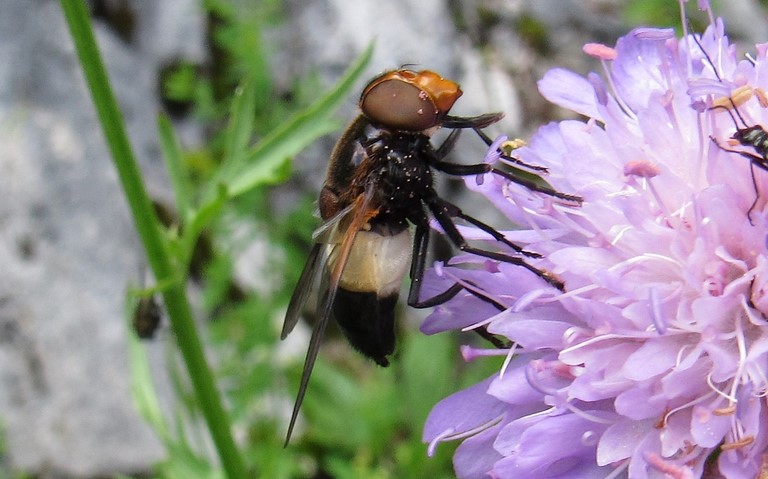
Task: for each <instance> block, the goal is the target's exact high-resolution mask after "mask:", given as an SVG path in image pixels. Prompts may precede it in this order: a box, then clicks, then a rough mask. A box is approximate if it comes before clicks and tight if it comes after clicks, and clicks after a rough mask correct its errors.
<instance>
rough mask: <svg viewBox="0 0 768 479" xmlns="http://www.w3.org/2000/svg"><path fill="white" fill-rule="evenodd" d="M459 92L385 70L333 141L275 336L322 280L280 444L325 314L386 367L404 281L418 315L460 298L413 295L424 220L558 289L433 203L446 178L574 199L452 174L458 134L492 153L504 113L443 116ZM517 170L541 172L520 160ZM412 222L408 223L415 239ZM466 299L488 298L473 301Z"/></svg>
mask: <svg viewBox="0 0 768 479" xmlns="http://www.w3.org/2000/svg"><path fill="white" fill-rule="evenodd" d="M461 94H462V92H461V89H460V88H459V85H458V84H457V83H455V82H452V81H450V80H446V79H444V78H442V77H440V76H439V75H438V74H436V73H434V72H431V71H428V70H425V71H420V72H415V71H411V70H407V69H400V70H395V71H391V72H388V73H385V74H383V75H381V76H379V77H377V78H375V79H373V80H372V81H371V82H370V83H369V84H368V86H367V87H366V88H365V89H364V90H363V93H362V95H361V97H360V107H361V109H362V114H361V115H360V116H358V117H357V118H356V119H355V120H354V121H353V122H352V124H351V125H350V126H349V127H348V128H347V129H346V131H345V132H344V133H343V134H342V136H341V138H340V139H339V141H338V142H337V143H336V146H335V148H334V150H333V152H332V154H331V158H330V162H329V164H328V171H327V173H326V179H325V183H324V185H323V188H322V190H321V192H320V198H319V200H318V205H319V210H320V216H321V217H322V219H323V221H324V223H323V224H322V225H321V226H320V228H319V229H318V230H317V231H316V232H315V234H314V240H315V244H314V246H313V248H312V250H311V252H310V255H309V258H308V259H307V263H306V265H305V266H304V270H303V271H302V273H301V276H300V278H299V282H298V284H297V286H296V289H295V290H294V293H293V296H292V298H291V300H290V303H289V305H288V311H287V313H286V316H285V321H284V323H283V330H282V334H281V338H283V339H285V338H286V337H287V336H288V334H289V333H290V332H291V331H292V330H293V328H294V327H295V326H296V324H297V323H298V321H299V317H300V315H301V312H302V309H303V307H304V304H305V302H306V300H307V299H308V297H309V294H310V292H311V291H312V289H313V288H312V286H313V284H314V283H315V282H316V280H317V279H320V278H321V277H322V281H321V288H320V290H321V296H320V297H321V300H320V306H319V309H318V320H317V322H316V323H315V325H314V328H313V330H312V338H311V340H310V344H309V350H308V351H307V357H306V360H305V362H304V371H303V373H302V377H301V384H300V387H299V392H298V396H297V398H296V403H295V405H294V408H293V413H292V416H291V421H290V425H289V427H288V433H287V436H286V444H288V441H289V440H290V437H291V433H292V432H293V428H294V425H295V422H296V418H297V416H298V413H299V409H300V407H301V404H302V401H303V399H304V395H305V393H306V388H307V384H308V382H309V377H310V375H311V372H312V368H313V365H314V363H315V359H316V358H317V354H318V350H319V348H320V342H321V339H322V336H323V332H324V330H325V328H326V326H327V324H328V322H329V320H330V318H331V316H333V317H335V318H336V321H337V322H338V324H339V326H340V327H341V330H342V331H343V333H344V335H345V336H346V337H347V339H348V340H349V342H350V344H351V345H352V346H353V347H354V348H355V349H357V350H359V351H360V352H361V353H363V354H364V355H366V356H368V357H369V358H371V359H373V360H374V361H375V362H376V363H377V364H379V365H381V366H387V365H388V364H389V359H388V358H387V356H389V355H390V354H392V353H393V352H394V348H395V328H394V321H395V318H394V309H395V305H396V303H397V299H398V295H399V291H400V287H401V284H402V280H403V278H404V276H405V274H406V273H408V274H409V276H410V279H411V285H410V290H409V293H408V305H410V306H412V307H415V308H426V307H430V306H435V305H438V304H441V303H444V302H446V301H448V300H449V299H451V298H452V297H454V296H456V295H457V294H458V293H459V292H460V291H461V290H462V289H463V287H462V286H461V285H459V284H454V285H453V286H451V287H450V288H448V289H447V290H446V291H444V292H442V293H440V294H438V295H437V296H435V297H432V298H428V299H421V298H420V291H421V285H422V280H423V276H424V270H425V263H426V258H427V252H428V247H429V240H430V226H429V217H430V215H431V216H432V217H433V218H434V219H435V220H436V221H437V223H438V224H439V225H440V227H441V228H442V229H443V231H444V232H445V235H446V236H447V238H448V239H449V240H450V242H451V243H453V245H454V246H455V247H457V248H459V249H460V250H462V251H465V252H468V253H473V254H476V255H478V256H482V257H485V258H489V259H492V260H496V261H500V262H505V263H510V264H514V265H519V266H521V267H523V268H526V269H528V270H529V271H531V272H532V273H533V274H534V275H536V276H538V277H540V278H542V279H544V280H545V281H547V282H548V283H549V284H550V285H552V286H553V287H555V288H557V289H560V290H562V289H563V288H564V287H563V284H562V283H561V282H560V280H559V279H558V278H556V277H555V276H554V275H552V274H551V273H549V272H547V271H544V270H542V269H538V268H536V267H534V266H532V265H530V264H528V262H526V260H525V258H526V257H527V258H538V257H539V255H538V254H535V253H531V252H528V251H525V250H524V249H523V248H522V247H520V246H518V245H516V244H514V243H512V242H510V241H509V240H507V239H506V238H505V237H504V235H503V234H501V233H499V232H498V231H496V230H495V229H494V228H493V227H491V226H490V225H488V224H485V223H483V222H481V221H479V220H478V219H476V218H473V217H472V216H469V215H467V214H465V213H464V212H463V211H462V210H461V209H460V208H459V207H458V206H456V205H454V204H453V203H451V202H449V201H447V200H445V199H443V198H441V197H440V196H438V194H437V192H436V191H435V189H434V188H433V170H436V171H440V172H443V173H446V174H448V175H454V176H469V175H480V174H484V173H489V172H490V173H494V174H497V175H500V176H502V177H504V178H507V179H509V180H510V181H513V182H516V183H518V184H521V185H522V186H525V187H527V188H529V189H531V190H534V191H538V192H541V193H544V194H547V195H550V196H552V197H555V198H558V199H561V200H564V201H566V202H569V203H573V204H579V203H580V202H581V198H580V197H578V196H574V195H568V194H564V193H560V192H558V191H556V190H554V189H553V188H551V187H549V186H548V185H546V183H544V182H539V181H535V180H534V179H530V177H522V176H520V175H517V174H513V173H509V172H506V171H502V170H499V169H498V168H496V167H493V166H492V165H489V164H485V163H479V164H471V165H459V164H454V163H450V162H448V161H446V160H445V158H446V156H447V155H448V153H449V152H450V151H451V150H452V149H453V147H454V145H455V143H456V141H457V139H458V137H459V134H460V132H461V131H462V130H463V129H472V130H474V131H475V132H477V133H478V134H479V135H480V137H481V138H482V139H483V140H484V141H485V142H486V143H487V144H491V140H490V138H488V137H487V136H486V135H485V134H484V133H483V132H482V131H481V129H482V128H485V127H487V126H489V125H491V124H493V123H495V122H497V121H499V120H500V119H501V118H502V116H503V114H501V113H489V114H485V115H480V116H475V117H456V116H450V115H448V112H449V110H450V109H451V108H452V106H453V104H454V102H455V101H456V100H457V99H458V98H459V97H460V96H461ZM439 127H444V128H449V129H451V130H452V131H451V132H450V134H449V135H448V136H447V138H446V139H445V141H444V142H443V143H442V144H441V145H440V146H439V147H437V148H435V147H434V146H433V145H432V143H431V141H430V136H431V134H432V133H433V132H434V131H436V130H437V129H438V128H439ZM512 161H514V160H512ZM517 164H518V165H519V166H522V167H527V168H528V169H533V170H534V171H544V169H543V168H540V167H531V165H526V164H525V163H522V162H517ZM532 176H535V175H532ZM536 178H538V177H536ZM456 218H459V219H461V220H463V221H465V222H467V223H469V224H471V225H473V226H475V227H477V228H478V229H480V230H482V231H484V232H486V233H487V234H489V235H490V236H491V237H493V238H494V239H495V240H496V241H498V242H499V243H501V244H503V245H505V246H506V247H508V248H510V249H511V250H512V252H511V254H510V253H504V252H496V251H488V250H484V249H480V248H476V247H473V246H471V245H469V244H468V243H467V241H466V240H465V238H464V237H463V236H462V234H461V233H460V231H459V229H458V228H457V226H456V224H455V223H454V220H455V219H456ZM410 224H412V225H414V226H415V229H414V234H413V239H411V233H410V231H409V225H410ZM472 294H475V295H478V297H480V298H481V299H483V300H486V301H491V300H489V299H488V298H484V297H481V296H480V295H479V293H474V292H472ZM491 302H492V301H491ZM497 307H499V306H498V305H497ZM488 336H490V335H488Z"/></svg>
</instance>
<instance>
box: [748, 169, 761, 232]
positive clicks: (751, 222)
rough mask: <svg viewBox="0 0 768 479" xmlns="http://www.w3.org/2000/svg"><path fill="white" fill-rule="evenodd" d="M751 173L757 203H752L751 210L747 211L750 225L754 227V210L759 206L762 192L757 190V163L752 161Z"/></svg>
mask: <svg viewBox="0 0 768 479" xmlns="http://www.w3.org/2000/svg"><path fill="white" fill-rule="evenodd" d="M749 173H750V174H751V175H752V187H753V188H754V189H755V201H753V202H752V205H750V207H749V209H748V210H747V219H748V220H749V224H751V225H752V226H755V223H754V222H753V221H752V210H754V209H755V206H757V201H758V200H759V199H760V190H758V188H757V178H755V162H754V161H751V162H749Z"/></svg>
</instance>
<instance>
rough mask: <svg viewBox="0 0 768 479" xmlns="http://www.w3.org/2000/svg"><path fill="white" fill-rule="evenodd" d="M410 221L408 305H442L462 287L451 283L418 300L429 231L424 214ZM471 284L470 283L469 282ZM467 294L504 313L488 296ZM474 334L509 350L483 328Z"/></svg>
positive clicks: (471, 291)
mask: <svg viewBox="0 0 768 479" xmlns="http://www.w3.org/2000/svg"><path fill="white" fill-rule="evenodd" d="M412 221H413V222H414V224H416V232H415V233H414V241H413V259H412V261H411V273H410V276H411V287H410V290H409V291H408V305H409V306H411V307H413V308H430V307H432V306H437V305H439V304H443V303H445V302H447V301H449V300H450V299H451V298H453V297H454V296H456V295H457V294H458V293H459V292H461V290H462V289H465V288H464V287H463V286H462V285H460V284H459V283H453V285H451V287H449V288H448V289H446V290H445V291H443V292H442V293H439V294H437V295H435V296H433V297H431V298H427V299H424V300H420V299H419V296H420V293H421V285H422V281H423V279H424V268H425V264H426V259H427V252H428V249H429V235H430V229H429V223H428V219H427V216H426V215H425V214H424V212H423V211H420V212H419V216H418V217H414V218H412ZM469 283H470V284H471V282H469ZM465 290H466V291H467V292H469V293H470V294H472V295H473V296H475V297H476V298H478V299H480V300H481V301H484V302H486V303H489V304H490V305H491V306H493V307H495V308H496V309H498V310H499V311H504V310H505V309H507V308H506V306H504V305H503V304H501V303H499V302H498V301H496V300H494V299H493V298H489V297H488V296H485V295H483V294H482V293H480V292H479V291H476V290H472V289H465ZM473 331H474V332H475V333H477V334H478V335H479V336H480V337H481V338H483V339H485V340H486V341H488V342H490V343H491V344H493V346H494V347H496V348H499V349H504V348H509V347H510V345H509V344H506V343H505V342H504V341H502V340H500V339H499V338H497V337H496V336H494V335H493V334H491V333H489V332H488V330H487V329H486V327H485V326H483V327H480V328H476V329H473Z"/></svg>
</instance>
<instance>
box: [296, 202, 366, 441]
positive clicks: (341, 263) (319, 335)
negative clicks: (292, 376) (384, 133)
mask: <svg viewBox="0 0 768 479" xmlns="http://www.w3.org/2000/svg"><path fill="white" fill-rule="evenodd" d="M373 194H374V191H373V190H372V189H371V188H368V189H366V191H365V192H364V193H363V194H361V195H360V196H358V197H357V198H356V199H355V201H354V202H353V203H352V205H351V209H350V210H349V213H347V216H348V215H351V218H350V220H349V222H348V225H346V224H345V231H344V233H343V236H342V239H341V243H339V244H337V245H336V246H334V248H338V258H337V260H336V263H335V264H334V265H333V269H332V270H331V271H329V277H328V290H327V291H326V293H325V295H324V296H323V299H322V303H321V305H320V309H319V310H318V311H319V315H318V319H317V322H316V323H315V326H314V327H313V328H312V338H311V339H310V340H309V349H308V350H307V357H306V359H305V360H304V370H303V371H302V373H301V383H300V385H299V393H298V395H297V396H296V402H295V403H294V405H293V413H292V414H291V422H290V424H289V425H288V433H287V434H286V437H285V445H286V446H287V445H288V442H289V441H290V440H291V434H292V433H293V428H294V426H295V425H296V419H297V418H298V416H299V410H300V409H301V403H302V402H303V401H304V395H305V394H306V392H307V385H308V384H309V377H310V376H311V375H312V368H313V367H314V365H315V360H316V359H317V353H318V352H319V351H320V343H321V341H322V339H323V333H325V328H326V327H327V326H328V321H329V320H330V318H331V312H332V309H333V301H334V300H335V299H336V292H337V291H338V290H339V282H340V281H341V275H342V273H343V272H344V268H345V266H346V265H347V260H348V259H349V253H350V251H351V250H352V244H353V243H354V242H355V237H357V232H358V231H360V229H361V228H362V227H363V226H364V225H365V224H366V223H367V222H368V221H369V220H370V219H371V218H373V217H374V216H376V214H377V210H376V209H374V208H372V207H371V200H372V198H373ZM345 211H347V210H344V211H342V213H340V214H344V212H345ZM337 216H338V215H337ZM335 218H336V217H334V219H335ZM334 219H332V220H330V221H334ZM344 223H347V222H346V221H344ZM321 228H322V227H321ZM318 245H321V246H322V245H323V244H322V243H318V244H316V245H315V247H317V246H318ZM313 252H314V248H313ZM334 253H336V252H335V251H334ZM310 260H311V261H312V258H311V255H310ZM314 261H315V262H316V261H317V260H314ZM309 263H310V261H308V262H307V266H305V268H304V269H305V271H304V272H302V277H304V276H305V275H304V273H305V272H307V267H309V266H311V268H310V269H313V270H314V269H315V268H316V267H317V265H310V264H309ZM307 275H308V276H313V274H310V273H309V272H307ZM299 282H300V283H301V280H299ZM305 294H306V293H294V297H297V296H299V297H301V296H302V295H305ZM297 299H298V298H297ZM304 300H306V297H304ZM291 303H293V298H292V299H291ZM297 307H298V306H297ZM290 309H291V308H290V306H289V310H290ZM299 309H300V308H299ZM296 314H298V313H296ZM289 319H291V321H292V322H293V326H295V325H296V321H297V318H296V319H293V318H289V317H288V316H286V322H285V323H284V324H283V332H284V333H285V334H286V335H287V334H288V333H287V332H285V331H286V326H287V325H288V320H289ZM293 326H290V327H289V328H287V330H288V332H290V330H291V329H293Z"/></svg>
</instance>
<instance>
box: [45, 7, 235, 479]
mask: <svg viewBox="0 0 768 479" xmlns="http://www.w3.org/2000/svg"><path fill="white" fill-rule="evenodd" d="M60 3H61V7H62V10H63V11H64V15H65V17H66V20H67V24H68V25H69V30H70V34H71V35H72V38H73V40H74V42H75V47H76V49H77V54H78V57H79V58H80V63H81V65H82V68H83V72H84V74H85V78H86V81H87V82H88V87H89V89H90V92H91V96H92V98H93V103H94V105H95V106H96V111H97V112H98V116H99V120H100V122H101V126H102V129H103V130H104V135H105V136H106V140H107V144H108V146H109V149H110V151H111V153H112V159H113V161H114V163H115V167H116V168H117V171H118V174H119V176H120V181H121V183H122V186H123V191H124V192H125V196H126V198H127V200H128V205H129V207H130V209H131V213H132V214H133V218H134V221H135V223H136V229H137V231H138V233H139V236H140V238H141V241H142V243H143V244H144V249H145V250H146V253H147V260H148V262H149V265H150V267H151V268H152V271H153V272H154V275H155V278H156V279H157V281H158V282H160V283H165V282H170V283H171V286H170V287H168V288H167V289H165V290H164V291H163V298H164V300H165V307H166V310H167V311H168V316H169V318H170V322H171V326H172V327H173V331H174V332H175V336H176V340H177V342H178V347H179V350H180V351H181V354H182V357H183V358H184V362H185V363H186V366H187V370H188V372H189V375H190V377H191V379H192V385H193V387H194V389H195V394H196V396H197V399H198V401H199V402H200V407H201V409H202V411H203V415H204V416H205V420H206V423H207V425H208V429H209V430H210V433H211V437H212V439H213V442H214V444H215V446H216V449H217V451H218V453H219V457H220V458H221V462H222V465H223V467H224V470H225V471H226V474H227V477H229V478H230V479H240V478H245V477H246V473H245V465H244V464H243V462H242V458H241V456H240V454H239V452H238V450H237V447H236V446H235V442H234V440H233V438H232V434H231V428H230V423H229V418H228V416H227V414H226V412H225V411H224V408H223V407H222V404H221V400H220V397H219V393H218V391H217V389H216V386H215V383H214V380H213V375H212V374H211V370H210V368H209V367H208V363H207V362H206V360H205V354H204V352H203V347H202V344H201V342H200V337H199V335H198V333H197V329H196V327H195V323H194V321H193V318H192V311H191V308H190V306H189V302H188V301H187V296H186V291H185V286H184V284H183V283H181V282H179V281H174V278H183V277H184V276H185V275H183V274H177V272H176V271H174V266H173V263H172V261H171V259H170V257H169V253H168V249H167V246H166V243H165V242H164V238H163V236H162V234H161V230H160V227H159V223H158V220H157V216H156V214H155V212H154V209H153V208H152V204H151V202H150V200H149V197H148V196H147V193H146V190H145V188H144V183H143V181H142V178H141V175H140V173H139V169H138V166H137V164H136V161H135V159H134V156H133V152H132V151H131V146H130V144H129V143H128V137H127V135H126V132H125V127H124V125H123V120H122V116H121V114H120V111H119V109H118V107H117V102H116V101H115V97H114V95H113V93H112V90H111V88H110V86H109V79H108V77H107V74H106V71H105V69H104V65H103V63H102V60H101V56H100V55H99V51H98V49H97V47H96V42H95V40H94V37H93V29H92V27H91V23H90V18H89V15H88V9H87V8H86V5H85V2H84V0H60Z"/></svg>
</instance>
